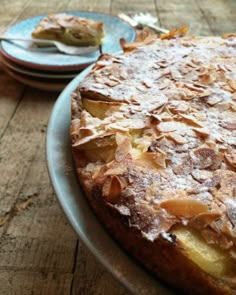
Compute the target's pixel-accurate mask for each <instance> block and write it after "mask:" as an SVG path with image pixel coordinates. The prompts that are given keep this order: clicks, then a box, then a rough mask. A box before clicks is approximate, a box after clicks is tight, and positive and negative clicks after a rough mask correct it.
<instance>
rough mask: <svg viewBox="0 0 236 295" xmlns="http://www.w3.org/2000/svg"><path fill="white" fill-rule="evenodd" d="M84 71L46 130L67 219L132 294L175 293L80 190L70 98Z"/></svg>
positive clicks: (50, 162)
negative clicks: (112, 231) (127, 248)
mask: <svg viewBox="0 0 236 295" xmlns="http://www.w3.org/2000/svg"><path fill="white" fill-rule="evenodd" d="M89 70H90V68H88V69H86V70H84V71H83V72H82V73H81V74H80V75H79V76H77V77H76V78H75V79H74V80H72V82H70V84H69V85H68V86H67V87H66V88H65V89H64V91H63V92H62V93H61V95H60V96H59V98H58V100H57V102H56V104H55V106H54V108H53V111H52V113H51V117H50V121H49V125H48V130H47V149H46V150H47V164H48V171H49V176H50V178H51V182H52V185H53V188H54V191H55V193H56V195H57V198H58V200H59V203H60V204H61V206H62V208H63V210H64V212H65V214H66V216H67V218H68V219H69V221H70V223H71V225H72V226H73V228H74V230H75V231H76V233H77V234H78V235H79V237H80V239H81V240H82V241H83V242H84V243H85V245H86V246H87V247H88V248H89V249H90V251H91V252H92V253H93V254H94V255H95V256H96V257H97V258H98V260H99V261H100V262H101V263H102V264H103V265H104V266H105V267H106V268H107V269H108V270H109V271H110V272H111V273H112V274H113V276H115V277H116V278H117V279H118V280H119V281H120V282H121V283H122V284H123V285H125V286H126V287H127V288H128V289H129V290H130V291H131V292H132V293H134V294H137V295H156V294H159V295H171V294H172V295H173V293H172V292H171V291H169V290H168V289H167V288H166V287H164V286H163V285H162V284H161V283H160V282H159V281H158V280H156V279H155V278H154V277H152V276H151V275H150V274H149V273H148V272H146V271H145V270H144V269H143V268H142V267H141V266H140V265H139V264H137V263H136V262H135V261H134V260H133V259H132V258H131V257H130V256H128V255H127V254H126V252H124V251H123V250H122V249H121V248H120V247H119V245H118V244H117V243H116V242H115V241H114V240H113V239H112V238H111V236H110V235H109V234H108V232H107V231H106V230H105V229H104V227H103V226H102V225H101V224H100V223H99V221H98V220H97V218H96V216H95V214H94V213H93V211H92V209H91V208H90V206H89V204H88V202H87V200H86V198H85V196H84V195H83V192H82V191H81V189H80V186H79V183H78V180H77V177H76V171H75V169H74V166H73V161H72V154H71V143H70V135H69V130H70V118H71V113H70V97H71V94H72V92H73V91H74V89H75V88H76V87H77V86H78V83H79V82H80V81H81V80H82V79H83V78H84V77H85V76H86V75H87V74H88V72H89Z"/></svg>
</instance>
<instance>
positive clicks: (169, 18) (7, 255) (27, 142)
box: [0, 0, 236, 295]
mask: <svg viewBox="0 0 236 295" xmlns="http://www.w3.org/2000/svg"><path fill="white" fill-rule="evenodd" d="M0 4H1V5H0V7H1V8H0V31H2V30H4V29H5V28H7V27H8V26H9V25H11V24H13V23H15V22H17V21H19V20H22V19H25V18H28V17H32V16H36V15H39V14H40V15H41V14H47V13H49V12H59V11H74V10H89V11H100V12H107V13H112V14H118V13H120V12H126V13H133V12H140V11H148V12H150V13H152V14H153V15H155V16H158V17H159V21H160V25H162V26H163V27H166V28H168V29H170V28H174V27H180V26H181V25H184V24H187V25H188V26H189V28H190V33H192V34H196V35H217V34H223V33H227V32H233V31H236V1H234V0H181V1H178V0H168V1H167V0H159V1H158V0H156V1H155V0H142V1H141V0H139V1H138V0H129V1H127V0H118V1H115V0H113V1H108V0H94V1H89V0H50V1H46V0H42V1H38V0H0ZM57 97H58V94H57V93H52V92H46V91H40V90H37V89H33V88H30V87H28V86H24V85H23V84H20V83H19V82H17V81H15V80H13V79H12V78H10V77H9V76H8V75H7V74H5V72H4V71H3V69H2V68H1V67H0V140H1V141H0V294H1V295H3V294H17V295H18V294H49V295H54V294H55V295H59V294H66V295H67V294H82V295H84V294H99V295H107V294H112V295H116V294H117V295H118V294H119V295H121V294H128V292H127V290H125V289H124V288H123V287H122V286H120V285H119V283H118V282H116V281H115V279H113V277H112V276H111V275H110V274H109V273H108V272H107V271H106V270H105V269H104V268H103V267H102V266H101V265H100V264H99V263H98V262H97V260H96V259H95V258H94V257H93V255H92V254H90V253H89V252H88V250H87V249H86V248H85V247H84V246H83V245H82V244H81V242H80V241H79V240H78V237H77V236H76V234H75V233H74V232H73V230H72V229H71V226H70V225H69V224H68V222H67V220H66V218H65V216H64V214H63V212H62V211H61V209H60V207H59V205H58V203H57V200H56V197H55V194H54V193H53V190H52V187H51V184H50V181H49V177H48V173H47V169H46V161H45V134H46V129H47V123H48V119H49V116H50V112H51V110H52V107H53V105H54V103H55V101H56V99H57Z"/></svg>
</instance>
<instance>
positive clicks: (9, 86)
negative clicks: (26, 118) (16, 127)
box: [0, 72, 24, 161]
mask: <svg viewBox="0 0 236 295" xmlns="http://www.w3.org/2000/svg"><path fill="white" fill-rule="evenodd" d="M23 92H24V86H23V85H22V84H20V83H18V82H16V81H15V80H13V79H12V78H10V77H9V76H7V75H6V74H5V73H4V72H0V93H1V99H0V138H1V137H2V136H3V133H4V131H5V130H6V128H7V126H8V124H9V122H10V120H11V118H12V116H13V114H14V112H15V111H16V108H17V106H18V104H19V102H20V100H21V98H22V95H23ZM0 161H1V158H0Z"/></svg>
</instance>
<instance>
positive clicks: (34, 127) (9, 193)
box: [0, 90, 56, 218]
mask: <svg viewBox="0 0 236 295" xmlns="http://www.w3.org/2000/svg"><path fill="white" fill-rule="evenodd" d="M55 98H56V95H54V94H51V93H46V92H39V91H37V90H32V91H28V92H27V93H26V95H25V96H24V98H23V100H22V102H21V104H20V105H19V107H18V109H17V112H16V113H15V115H14V117H13V118H12V120H11V122H10V124H9V126H8V128H7V130H6V131H5V133H4V136H3V137H2V139H1V150H0V158H1V161H0V171H1V178H0V218H1V217H2V216H4V214H6V213H8V212H9V211H10V210H11V207H12V205H13V204H14V202H15V201H16V199H17V196H18V193H19V189H20V187H21V186H22V185H23V182H24V179H25V175H26V173H27V171H28V169H29V167H30V165H31V163H32V161H33V159H34V156H35V153H36V151H37V148H38V145H39V142H40V141H41V140H42V138H43V137H44V130H45V126H46V124H47V121H48V117H49V114H50V110H51V108H52V105H53V104H54V101H55Z"/></svg>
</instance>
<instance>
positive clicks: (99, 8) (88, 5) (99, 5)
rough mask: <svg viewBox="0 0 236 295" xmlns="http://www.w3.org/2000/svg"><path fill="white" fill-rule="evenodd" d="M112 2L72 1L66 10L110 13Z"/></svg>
mask: <svg viewBox="0 0 236 295" xmlns="http://www.w3.org/2000/svg"><path fill="white" fill-rule="evenodd" d="M110 2H111V1H109V0H93V1H88V0H80V1H78V0H70V2H69V3H68V5H67V7H66V9H67V10H74V11H80V10H82V11H96V12H104V13H109V12H110Z"/></svg>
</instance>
